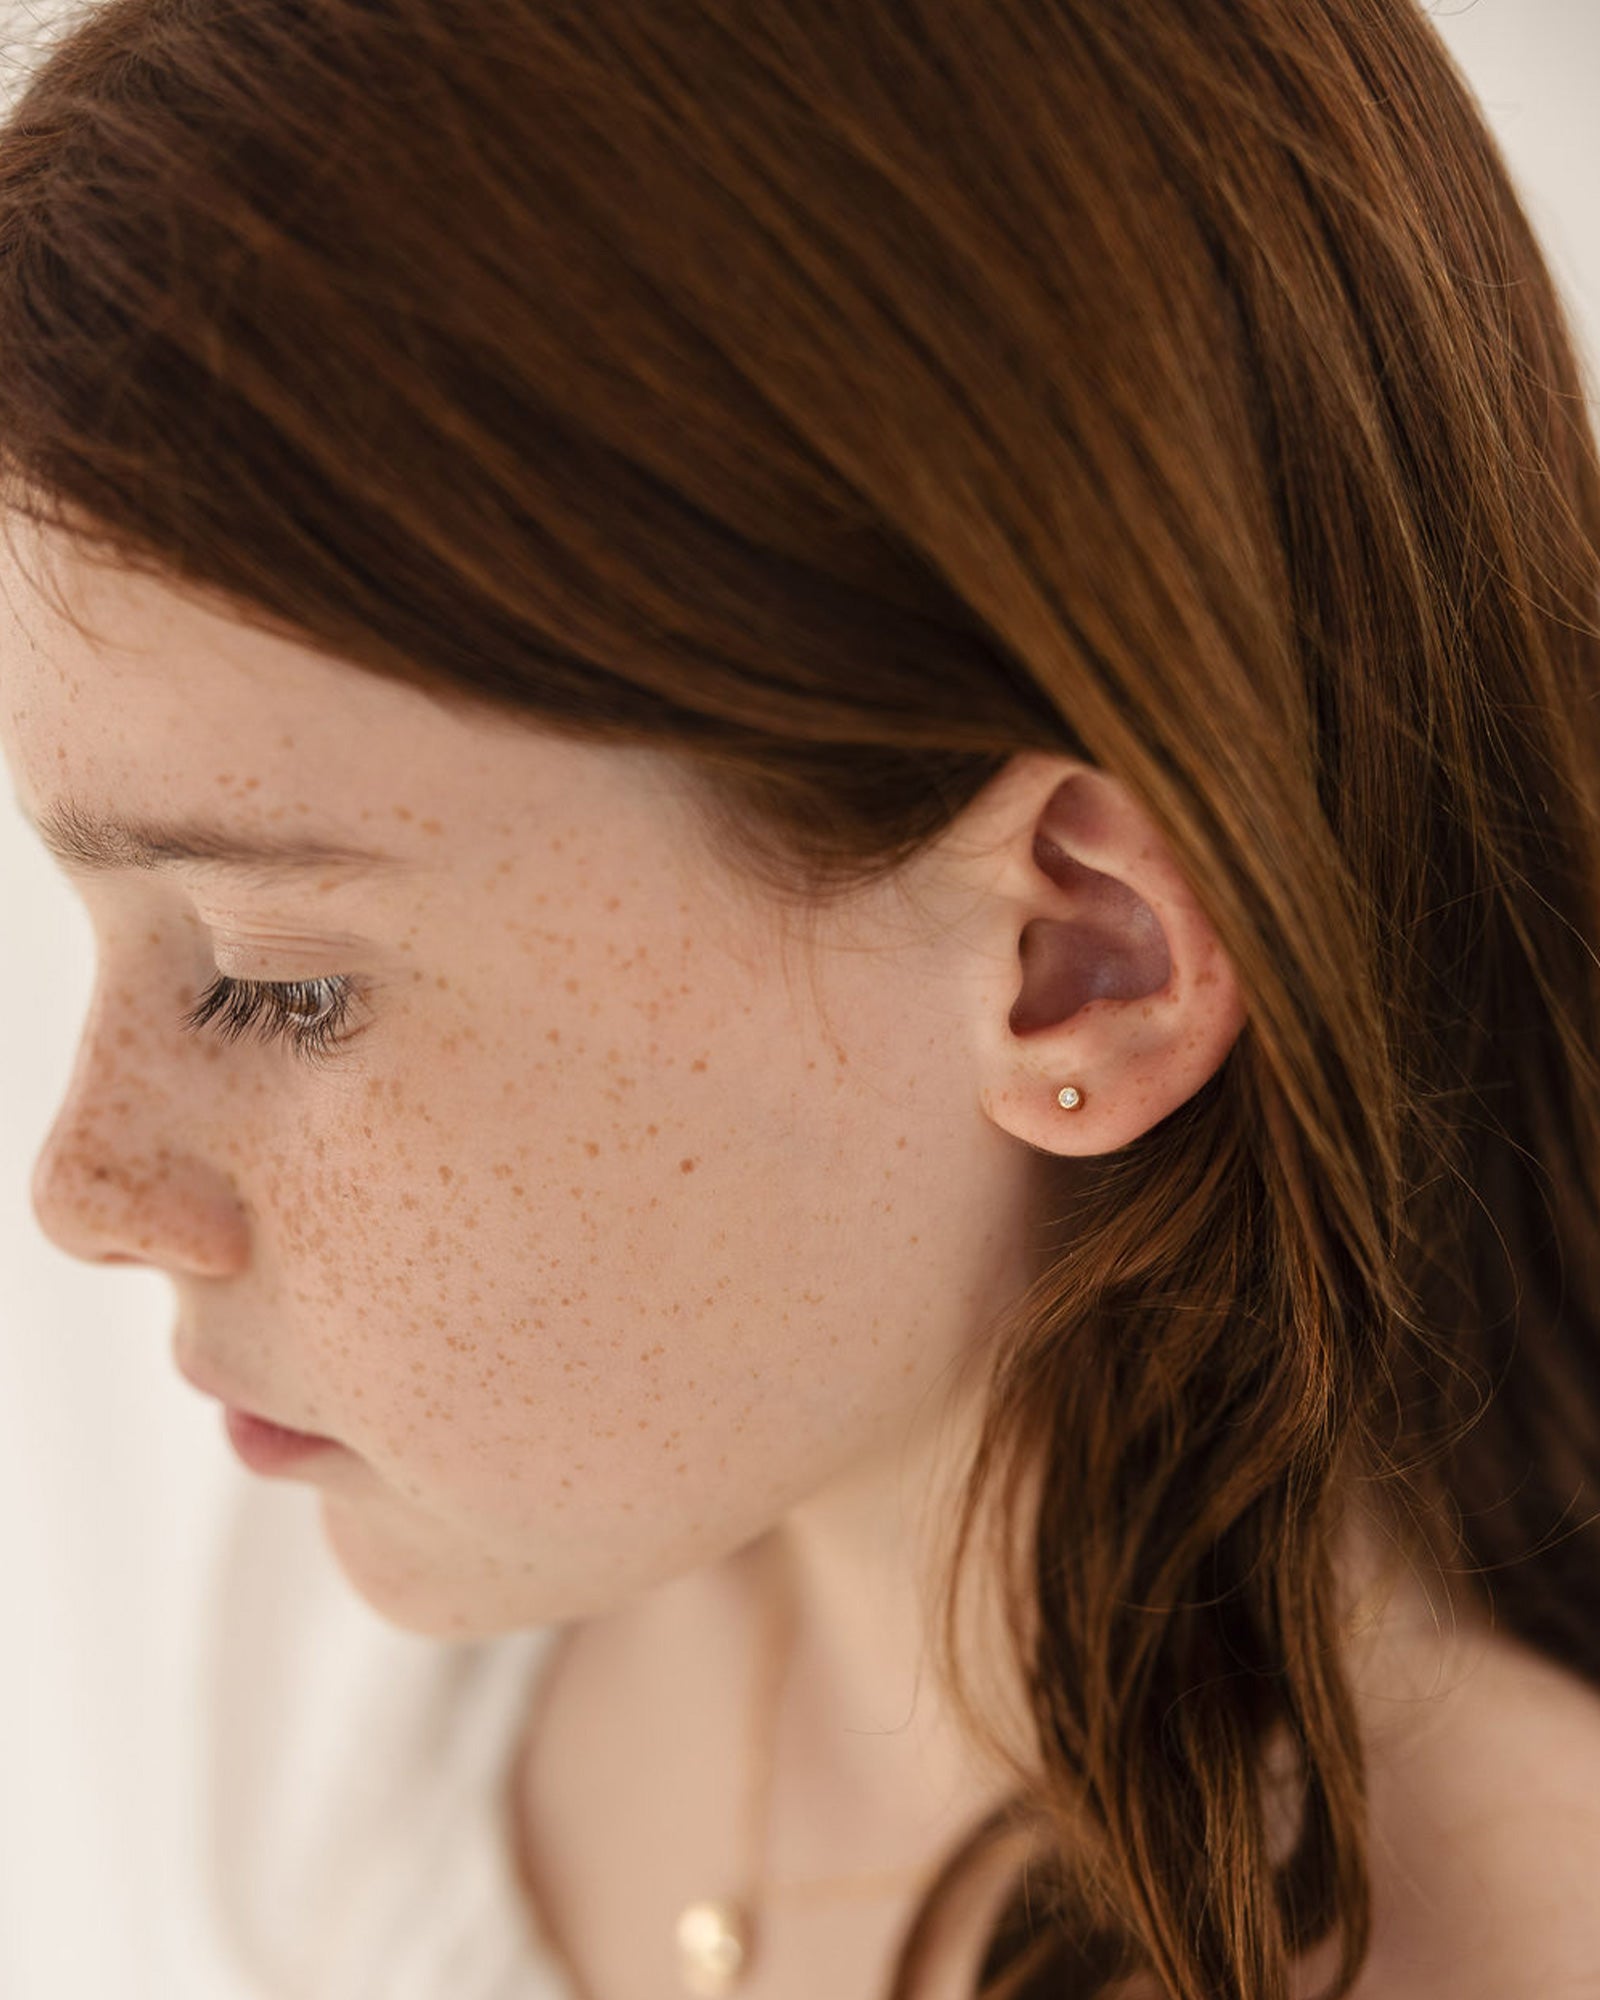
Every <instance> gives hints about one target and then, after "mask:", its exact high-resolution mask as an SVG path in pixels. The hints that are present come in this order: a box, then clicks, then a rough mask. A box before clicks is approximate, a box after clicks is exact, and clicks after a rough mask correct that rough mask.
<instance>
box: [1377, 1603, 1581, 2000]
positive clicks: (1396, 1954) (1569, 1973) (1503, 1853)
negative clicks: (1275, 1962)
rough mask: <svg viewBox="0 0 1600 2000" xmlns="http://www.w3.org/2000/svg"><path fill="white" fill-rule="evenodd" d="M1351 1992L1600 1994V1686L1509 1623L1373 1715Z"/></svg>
mask: <svg viewBox="0 0 1600 2000" xmlns="http://www.w3.org/2000/svg"><path fill="white" fill-rule="evenodd" d="M1368 1765H1369V1768H1368V1786H1369V1798H1370V1813H1369V1853H1368V1861H1369V1867H1370V1870H1371V1876H1372V1888H1373V1939H1372V1951H1371V1954H1370V1956H1369V1959H1368V1961H1367V1965H1366V1968H1365V1970H1364V1972H1363V1974H1362V1977H1361V1978H1360V1979H1359V1980H1358V1982H1357V1984H1356V1986H1355V1988H1354V1989H1353V1990H1352V1993H1351V1996H1350V2000H1568V1996H1571V2000H1577V1996H1579V1995H1584V1996H1592V1995H1594V1994H1597V1993H1600V1896H1597V1894H1596V1888H1597V1885H1600V1689H1597V1688H1595V1687H1593V1686H1592V1685H1590V1684H1589V1683H1588V1682H1587V1681H1585V1680H1583V1679H1581V1678H1580V1677H1579V1676H1577V1675H1576V1674H1573V1673H1570V1672H1568V1671H1567V1670H1565V1669H1564V1668H1561V1667H1558V1666H1556V1665H1555V1664H1554V1663H1553V1662H1551V1661H1549V1660H1547V1659H1545V1658H1544V1657H1543V1656H1542V1655H1540V1654H1538V1653H1536V1652H1534V1651H1533V1650H1532V1649H1530V1648H1528V1647H1525V1646H1523V1645H1522V1644H1520V1643H1519V1642H1517V1641H1515V1640H1513V1639H1510V1638H1507V1637H1506V1636H1505V1635H1503V1634H1500V1633H1491V1632H1479V1633H1475V1634H1472V1635H1471V1636H1470V1638H1469V1639H1468V1640H1466V1641H1464V1642H1463V1643H1462V1644H1460V1645H1459V1646H1458V1647H1456V1648H1455V1649H1454V1650H1452V1652H1451V1653H1450V1655H1449V1660H1448V1664H1447V1665H1443V1666H1442V1668H1441V1672H1440V1675H1439V1677H1438V1682H1437V1685H1436V1686H1434V1687H1432V1688H1430V1689H1429V1690H1428V1691H1427V1692H1424V1693H1421V1694H1417V1695H1414V1696H1412V1697H1411V1698H1410V1699H1409V1700H1407V1701H1404V1702H1401V1703H1399V1704H1397V1705H1396V1708H1395V1710H1394V1711H1393V1712H1392V1713H1391V1714H1390V1715H1389V1716H1388V1717H1384V1718H1380V1719H1379V1720H1377V1721H1376V1722H1375V1723H1374V1726H1373V1729H1372V1733H1371V1737H1370V1747H1369V1752H1368Z"/></svg>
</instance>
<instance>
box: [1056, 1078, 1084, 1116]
mask: <svg viewBox="0 0 1600 2000" xmlns="http://www.w3.org/2000/svg"><path fill="white" fill-rule="evenodd" d="M1056 1102H1057V1104H1059V1105H1060V1106H1061V1108H1062V1110H1063V1111H1076V1110H1077V1108H1078V1106H1079V1105H1080V1104H1081V1103H1082V1102H1083V1092H1082V1091H1081V1090H1079V1088H1078V1086H1077V1085H1076V1084H1075V1083H1069V1084H1066V1085H1064V1086H1063V1088H1062V1089H1060V1090H1059V1091H1057V1093H1056Z"/></svg>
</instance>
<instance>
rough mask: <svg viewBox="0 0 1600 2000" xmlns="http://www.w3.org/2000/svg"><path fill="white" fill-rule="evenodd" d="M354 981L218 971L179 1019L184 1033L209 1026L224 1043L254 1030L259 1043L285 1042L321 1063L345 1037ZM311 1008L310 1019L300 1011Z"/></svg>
mask: <svg viewBox="0 0 1600 2000" xmlns="http://www.w3.org/2000/svg"><path fill="white" fill-rule="evenodd" d="M354 998H355V987H354V983H353V982H352V981H351V980H349V979H346V978H343V977H342V976H341V977H336V978H331V979H292V980H286V981H282V982H272V981H266V980H259V979H229V978H228V977H227V975H226V974H224V973H219V974H218V975H217V977H216V978H215V979H214V980H213V981H212V983H211V984H210V986H208V987H207V988H206V990H205V992H204V994H203V995H202V996H201V999H200V1002H199V1004H198V1006H196V1007H194V1008H193V1009H192V1010H191V1011H190V1012H189V1013H188V1014H186V1015H185V1016H184V1018H183V1023H182V1026H183V1028H184V1030H185V1032H186V1033H189V1034H196V1033H198V1032H199V1031H200V1030H201V1029H203V1028H210V1029H212V1030H213V1032H214V1033H216V1034H218V1035H220V1036H221V1037H222V1039H223V1040H224V1041H226V1042H235V1041H238V1039H239V1038H240V1036H241V1035H244V1034H245V1033H247V1032H248V1031H249V1030H250V1029H252V1028H254V1029H255V1031H256V1038H257V1040H259V1041H263V1042H271V1041H278V1040H283V1041H287V1042H288V1043H289V1044H290V1046H291V1047H292V1048H293V1050H294V1053H295V1054H296V1055H298V1056H302V1057H304V1058H305V1059H306V1060H307V1061H308V1062H321V1061H322V1060H324V1059H325V1058H326V1057H327V1055H328V1054H329V1053H330V1051H331V1050H333V1049H334V1048H336V1047H337V1046H338V1045H339V1044H340V1043H341V1042H344V1041H347V1040H348V1039H349V1031H348V1023H349V1016H350V1009H351V1003H352V1001H353V1000H354ZM307 1006H309V1007H312V1008H314V1009H315V1010H316V1011H315V1012H313V1013H312V1014H311V1016H310V1018H309V1019H308V1018H307V1015H306V1013H305V1012H304V1011H303V1010H304V1009H305V1008H306V1007H307Z"/></svg>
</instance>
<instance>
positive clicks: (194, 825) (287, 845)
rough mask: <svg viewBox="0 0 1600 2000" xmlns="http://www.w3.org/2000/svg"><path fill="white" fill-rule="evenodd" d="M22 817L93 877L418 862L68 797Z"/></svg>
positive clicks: (270, 875)
mask: <svg viewBox="0 0 1600 2000" xmlns="http://www.w3.org/2000/svg"><path fill="white" fill-rule="evenodd" d="M18 810H19V811H20V810H21V808H20V805H19V808H18ZM23 818H24V819H27V820H28V824H29V825H30V826H31V827H32V828H33V830H34V832H35V833H37V834H38V836H39V838H40V840H41V841H42V842H43V843H44V846H45V849H46V851H47V852H48V853H49V854H51V855H53V856H54V858H55V859H56V860H57V861H59V862H60V863H61V864H62V865H63V867H67V868H73V869H78V870H80V871H83V872H85V873H89V874H106V873H110V872H111V871H113V870H117V869H124V868H170V867H177V866H180V865H181V864H183V863H186V862H187V863H190V864H192V865H195V866H200V867H206V868H210V869H213V870H215V871H216V872H218V873H220V874H226V875H229V876H232V877H233V878H235V879H236V880H237V879H242V878H247V877H255V878H257V879H259V880H263V881H278V880H281V879H282V878H283V877H284V876H286V875H291V874H296V873H301V872H309V871H310V870H313V869H328V868H347V869H357V868H360V869H380V868H402V869H404V868H410V867H413V866H414V865H415V864H414V863H412V862H409V861H406V860H404V859H402V857H401V856H399V855H397V854H382V853H379V852H376V851H375V850H373V849H371V848H364V847H352V846H350V845H348V844H347V843H345V842H342V841H338V840H330V839H323V838H320V837H318V836H316V835H311V834H286V833H266V832H263V833H241V832H238V831H236V830H234V829H232V828H230V827H222V826H212V825H207V824H206V823H205V822H203V821H199V820H162V819H145V818H138V819H119V818H108V817H103V816H101V815H99V814H96V813H92V812H89V811H87V810H86V809H85V808H84V807H82V806H79V805H77V804H75V803H74V802H73V801H71V800H64V801H62V802H61V803H59V804H57V805H52V806H47V807H46V808H45V810H44V811H43V812H42V813H41V814H40V815H39V817H38V819H37V820H34V819H31V818H29V816H28V815H27V814H26V813H23Z"/></svg>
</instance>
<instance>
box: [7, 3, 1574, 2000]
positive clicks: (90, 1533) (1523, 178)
mask: <svg viewBox="0 0 1600 2000" xmlns="http://www.w3.org/2000/svg"><path fill="white" fill-rule="evenodd" d="M862 4H863V5H869V4H871V0H862ZM1284 4H1285V5H1293V4H1295V0H1284ZM48 11H49V10H48V9H41V10H39V12H38V13H36V12H35V10H34V9H32V8H29V9H26V10H18V9H15V8H13V9H12V10H11V11H10V12H4V11H0V51H3V50H4V49H5V48H6V47H7V46H8V45H10V46H12V47H13V48H14V47H15V46H16V45H18V44H19V43H25V42H26V41H27V40H28V39H29V37H30V36H31V35H32V34H33V33H34V29H33V27H32V25H31V23H32V22H33V21H34V20H37V19H39V18H43V17H44V15H45V14H46V13H47V12H48ZM1434 11H1435V15H1436V18H1437V20H1438V22H1439V25H1440V28H1441V30H1442V32H1443V33H1444V35H1445V37H1446V39H1447V40H1448V42H1449V43H1450V45H1451V46H1452V48H1453V49H1454V50H1455V52H1456V54H1457V56H1458V57H1459V59H1460V61H1461V63H1462V65H1463V67H1464V68H1465V70H1466V72H1467V74H1468V76H1469V78H1470V79H1471V80H1472V82H1473V84H1474V87H1475V88H1476V89H1477V91H1478V93H1479V95H1480V97H1481V98H1482V99H1483V101H1484V104H1485V106H1486V108H1487V110H1488V112H1489V115H1490V118H1491V121H1492V122H1493V124H1494V125H1495V127H1496V128H1497V130H1498V132H1499V134H1500V136H1501V139H1502V141H1503V143H1504V145H1505V148H1506V150H1507V152H1508V154H1509V156H1510V160H1511V165H1512V168H1513V171H1514V172H1515V174H1516V175H1517V177H1518V179H1519V181H1520V183H1521V186H1522V190H1523V194H1524V197H1525V199H1526V201H1527V202H1528V205H1529V207H1530V210H1531V212H1532V214H1533V217H1534V220H1535V223H1536V225H1537V226H1538V227H1539V228H1540V230H1541V231H1542V233H1543V235H1544V239H1545V242H1546V245H1547V248H1548V250H1549V252H1550V255H1551V258H1552V261H1553V263H1554V265H1555V268H1556V271H1557V275H1558V277H1559V279H1560V280H1561V282H1562V283H1563V285H1564V286H1565V287H1566V290H1567V293H1568V296H1569V298H1570V300H1571V302H1572V304H1573V307H1574V309H1575V312H1576V314H1577V316H1578V320H1579V326H1580V331H1581V333H1582V337H1583V338H1584V340H1585V342H1586V344H1587V346H1588V348H1589V351H1590V352H1591V353H1600V202H1597V200H1596V184H1597V180H1600V120H1597V119H1596V116H1595V104H1596V102H1597V99H1600V4H1597V0H1477V4H1475V5H1470V6H1469V5H1465V4H1461V0H1456V4H1454V5H1452V6H1450V7H1449V8H1448V9H1446V8H1445V7H1443V6H1441V7H1440V8H1438V9H1436V10H1434ZM8 67H9V65H8ZM91 969H92V944H91V940H90V936H89V930H88V924H87V920H86V918H85V917H84V915H83V914H82V912H81V911H80V910H79V908H78V905H77V904H76V902H75V901H74V900H73V898H72V896H71V895H70V894H69V892H68V890H67V889H66V888H65V886H64V885H63V883H62V882H61V881H60V879H59V878H58V877H57V876H56V874H55V872H54V870H53V869H52V867H51V866H50V864H48V863H47V862H46V861H45V860H44V859H43V858H42V856H41V855H40V854H39V853H38V852H37V851H36V848H35V846H34V844H33V842H32V839H31V836H29V835H28V834H27V833H26V831H25V829H24V828H23V826H22V823H21V821H20V819H19V818H18V817H17V815H16V814H15V813H14V811H13V810H12V808H11V802H10V796H9V787H8V786H5V785H3V784H0V1579H3V1585H0V1588H3V1592H4V1595H3V1598H0V1603H3V1605H4V1610H5V1628H4V1635H5V1643H4V1645H3V1647H0V2000H235V1996H236V1993H237V1989H236V1988H234V1987H232V1986H230V1984H229V1981H228V1979H227V1977H226V1976H225V1975H224V1974H223V1973H222V1972H221V1970H220V1967H219V1965H218V1964H217V1963H214V1962H213V1961H212V1958H211V1956H210V1950H209V1947H208V1944H207V1934H206V1928H205V1913H204V1910H203V1907H202V1904H201V1898H200V1895H199V1890H198V1887H197V1884H198V1879H199V1877H198V1872H197V1869H196V1866H195V1861H194V1851H195V1833H194V1825H193V1820H192V1812H193V1805H192V1801H193V1790H194V1782H195V1771H194V1758H195V1753H196V1740H195V1731H194V1729H193V1727H192V1712H193V1708H194V1705H195V1701H196V1689H197V1685H198V1674H199V1662H200V1633H201V1616H202V1610H203V1606H204V1603H205V1598H206V1587H207V1585H206V1577H207V1567H206V1566H207V1563H208V1562H209V1560H210V1558H211V1554H212V1550H213V1547H214V1541H215V1536H216V1531H217V1526H218V1524H219V1521H220V1519H221V1517H222V1512H223V1509H224V1508H225V1506H226V1504H227V1500H228V1496H229V1495H230V1494H232V1493H233V1492H235V1491H236V1490H237V1487H238V1485H239V1483H240V1482H241V1481H243V1480H245V1479H247V1478H248V1477H249V1475H247V1474H245V1473H244V1472H243V1471H242V1470H241V1469H240V1468H239V1467H238V1465H237V1463H236V1461H235V1460H234V1459H233V1457H232V1455H231V1454H230V1452H229V1450H228V1448H227V1446H226V1444H225V1442H224V1440H223V1437H222V1433H221V1430H220V1428H219V1422H218V1412H217V1410H216V1409H215V1407H214V1406H213V1405H211V1404H210V1403H208V1402H206V1401H205V1400H204V1399H202V1398H201V1397H199V1396H197V1395H196V1394H195V1393H194V1392H193V1391H192V1390H190V1389H189V1388H188V1386H187V1385H186V1384H185V1383H184V1382H183V1381H182V1380H181V1378H180V1377H178V1376H177V1375H176V1374H174V1373H173V1371H172V1367H171V1360H170V1354H169V1348H168V1341H169V1333H170V1321H171V1295H170V1292H169V1289H168V1286H167V1284H166V1281H165V1280H164V1279H162V1278H161V1277H159V1276H158V1275H156V1274H155V1273H152V1272H147V1271H140V1270H137V1269H131V1268H129V1267H127V1266H122V1267H113V1268H110V1269H107V1270H94V1269H88V1268H85V1267H84V1266H81V1265H79V1264H76V1263H74V1262H72V1261H71V1260H70V1259H68V1258H67V1257H65V1256H64V1255H62V1254H60V1253H59V1252H57V1251H56V1250H54V1249H53V1248H52V1247H51V1246H50V1245H49V1244H48V1243H47V1242H46V1241H45V1240H44V1239H43V1237H42V1236H41V1235H40V1234H39V1232H38V1229H37V1227H36V1225H35V1223H34V1221H33V1218H32V1214H31V1211H30V1208H29V1203H28V1177H29V1170H30V1167H31V1164H32V1160H33V1157H34V1154H35V1152H36V1151H37V1149H38V1146H39V1144H40V1142H41V1141H42V1139H43V1137H44V1135H45V1132H46V1130H47V1129H48V1126H49V1122H50V1120H51V1117H52V1115H53V1112H54V1108H55V1106H56V1104H57V1101H58V1099H59V1097H60V1095H61V1092H62V1089H63V1087H64V1085H65V1083H66V1079H67V1076H68V1073H69V1070H70V1067H71V1062H72V1054H73V1049H74V1045H75V1041H76V1037H77V1033H78V1027H79V1023H80V1021H81V1019H82V1017H83V1014H84V1011H85V1008H86V1005H87V1001H88V996H89V990H90V983H91ZM441 2000H445V1996H441Z"/></svg>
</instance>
